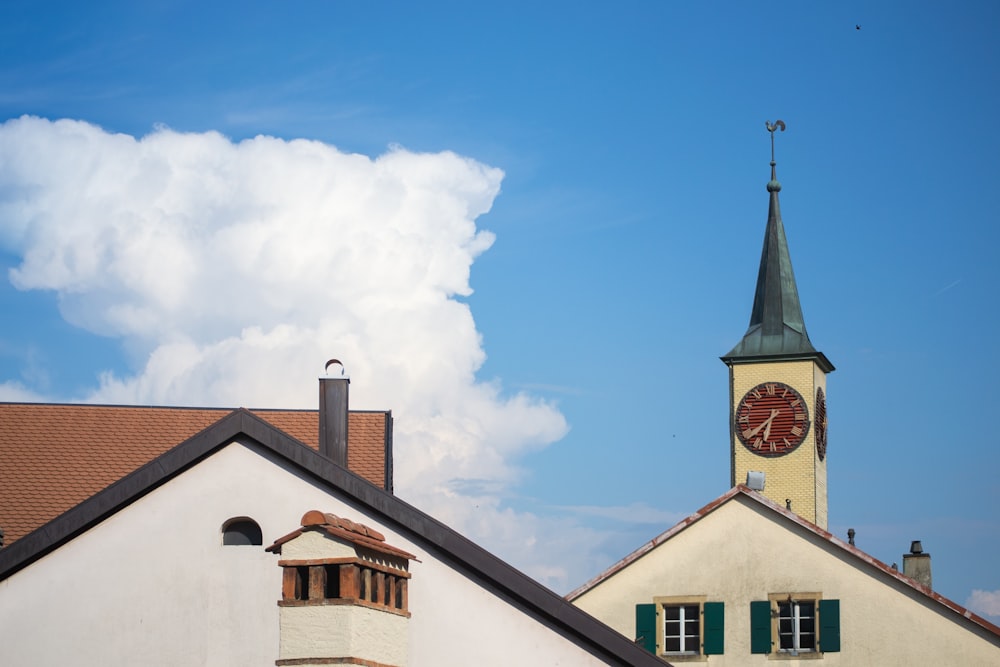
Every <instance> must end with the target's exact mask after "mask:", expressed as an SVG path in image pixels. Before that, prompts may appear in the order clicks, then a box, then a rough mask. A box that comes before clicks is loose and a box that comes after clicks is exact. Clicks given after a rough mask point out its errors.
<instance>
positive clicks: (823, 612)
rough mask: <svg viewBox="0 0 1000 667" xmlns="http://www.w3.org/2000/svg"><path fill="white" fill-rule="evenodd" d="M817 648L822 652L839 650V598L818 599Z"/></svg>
mask: <svg viewBox="0 0 1000 667" xmlns="http://www.w3.org/2000/svg"><path fill="white" fill-rule="evenodd" d="M819 649H820V650H821V651H823V653H837V652H839V651H840V600H820V601H819Z"/></svg>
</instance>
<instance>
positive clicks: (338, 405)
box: [319, 359, 351, 468]
mask: <svg viewBox="0 0 1000 667" xmlns="http://www.w3.org/2000/svg"><path fill="white" fill-rule="evenodd" d="M332 364H337V365H339V366H340V369H341V370H340V377H321V378H320V379H319V453H320V454H322V455H323V456H325V457H327V458H329V459H332V460H333V462H334V463H336V464H337V465H339V466H342V467H344V468H346V467H347V406H348V388H349V386H350V384H351V379H350V378H349V377H347V376H346V375H345V374H344V365H343V364H342V363H341V362H340V361H339V360H337V359H331V360H330V361H328V362H326V370H327V371H329V369H330V366H331V365H332Z"/></svg>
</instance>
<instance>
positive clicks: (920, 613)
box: [575, 495, 1000, 667]
mask: <svg viewBox="0 0 1000 667" xmlns="http://www.w3.org/2000/svg"><path fill="white" fill-rule="evenodd" d="M765 512H766V514H765ZM772 514H773V513H771V512H770V511H769V510H766V509H764V508H762V507H761V506H758V505H757V504H756V503H755V502H753V501H752V500H749V499H747V498H745V497H742V496H739V495H737V496H735V497H734V498H733V499H732V500H730V501H729V502H728V503H726V504H724V505H723V506H722V507H720V508H718V509H716V510H715V511H714V512H712V513H711V514H709V515H708V516H706V517H704V518H702V519H701V520H700V521H698V522H697V523H695V524H693V525H692V526H690V527H688V528H686V529H685V530H683V531H681V532H679V533H678V534H676V535H675V536H673V537H672V538H671V539H669V540H668V541H666V542H664V543H663V544H661V545H660V546H658V547H657V548H656V549H654V550H652V551H651V552H649V553H648V554H646V555H645V556H643V557H641V558H639V559H638V560H636V561H635V562H633V563H631V564H630V565H629V566H628V567H626V568H624V569H623V570H621V571H620V572H618V573H617V574H615V575H614V576H612V577H610V578H609V579H607V580H605V581H603V582H602V583H600V584H598V585H597V586H595V587H594V588H592V589H591V590H589V591H588V592H587V593H585V594H583V595H582V596H580V597H579V598H577V599H576V600H575V604H577V605H579V606H580V607H581V608H582V609H584V610H586V611H588V612H590V613H591V614H593V615H594V616H596V617H597V618H599V619H601V620H602V621H604V622H605V623H607V624H609V625H611V626H612V627H613V628H615V629H616V630H618V631H619V632H621V633H622V634H624V635H625V636H627V637H634V636H635V605H636V603H641V602H653V598H654V597H656V596H667V595H669V596H675V595H677V596H680V595H705V596H707V600H708V601H721V602H724V603H725V653H724V654H723V655H713V656H710V657H709V658H708V661H709V664H712V665H717V666H724V665H753V664H766V663H767V662H768V660H769V657H768V656H766V655H753V654H751V653H750V602H751V601H752V600H767V599H768V595H769V594H772V593H783V592H818V593H821V594H822V597H823V598H827V599H839V600H840V619H841V626H840V627H841V633H840V634H841V644H842V646H841V652H839V653H824V654H822V657H821V658H820V659H819V660H816V659H815V658H812V659H800V660H790V659H786V658H785V657H784V656H782V660H781V664H789V663H793V664H798V663H800V662H801V663H805V664H810V665H813V667H816V665H817V664H819V663H822V664H826V665H879V666H884V665H934V666H940V665H998V664H1000V639H998V638H996V637H994V638H993V640H992V641H990V640H987V639H986V638H985V637H986V633H985V631H977V630H975V629H972V625H971V624H960V623H959V622H956V621H955V619H954V615H948V614H942V613H941V612H940V611H939V608H938V607H937V605H935V604H933V603H930V604H928V603H927V602H926V596H923V595H921V594H919V593H917V592H916V591H914V590H912V589H910V588H909V587H907V586H905V585H904V584H902V583H900V582H896V581H895V580H889V578H888V577H887V576H878V575H876V574H875V573H874V570H872V569H870V568H869V567H868V566H867V565H865V566H863V567H861V568H858V567H856V566H855V565H854V564H853V563H854V562H857V559H856V558H854V557H852V556H849V555H847V554H843V553H838V552H839V551H840V550H839V549H836V548H835V547H832V546H831V545H829V544H828V543H827V542H825V541H823V540H821V539H819V538H817V537H815V536H813V535H809V534H807V533H806V532H805V531H804V530H799V529H789V528H788V527H786V526H787V524H783V523H778V522H776V521H775V520H774V519H773V518H772V517H771V516H770V515H772Z"/></svg>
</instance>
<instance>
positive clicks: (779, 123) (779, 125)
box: [764, 120, 785, 192]
mask: <svg viewBox="0 0 1000 667" xmlns="http://www.w3.org/2000/svg"><path fill="white" fill-rule="evenodd" d="M764 127H766V128H767V131H768V132H770V133H771V181H770V182H769V183H768V184H767V191H768V192H781V183H779V182H778V176H777V174H776V173H775V170H774V166H775V165H776V164H777V163H776V162H775V161H774V131H775V130H781V131H782V132H784V131H785V121H783V120H776V121H774V124H773V125H772V124H771V121H769V120H767V121H764Z"/></svg>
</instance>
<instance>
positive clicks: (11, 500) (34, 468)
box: [0, 403, 391, 545]
mask: <svg viewBox="0 0 1000 667" xmlns="http://www.w3.org/2000/svg"><path fill="white" fill-rule="evenodd" d="M231 412H232V410H230V409H228V408H169V407H130V406H107V405H67V404H39V403H0V529H2V530H3V532H4V543H5V544H7V545H9V544H11V543H12V542H14V541H15V540H17V539H19V538H21V537H23V536H24V535H26V534H28V533H29V532H31V531H32V530H34V529H36V528H38V527H40V526H42V525H43V524H45V523H47V522H49V521H51V520H52V519H54V518H55V517H57V516H59V515H60V514H62V513H63V512H65V511H66V510H68V509H70V508H72V507H74V506H76V505H78V504H79V503H81V502H83V501H84V500H86V499H87V498H89V497H90V496H92V495H94V494H95V493H97V492H98V491H101V490H102V489H104V488H106V487H107V486H109V485H110V484H112V483H113V482H115V481H117V480H118V479H120V478H122V477H124V476H125V475H127V474H129V473H130V472H132V471H133V470H136V469H137V468H139V467H140V466H142V465H144V464H146V463H148V462H149V461H151V460H153V459H154V458H156V457H157V456H159V455H161V454H163V453H164V452H166V451H167V450H169V449H171V448H172V447H174V446H175V445H177V444H179V443H181V442H183V441H185V440H187V439H188V438H190V437H191V436H193V435H195V434H196V433H198V432H200V431H202V430H204V429H205V428H208V427H209V426H211V425H212V424H214V423H215V422H217V421H219V420H220V419H222V418H223V417H225V416H226V415H228V414H230V413H231ZM251 412H253V413H254V414H255V415H256V416H258V417H260V418H261V419H263V420H265V421H267V422H269V423H270V424H272V425H273V426H275V427H276V428H278V429H280V430H282V431H284V432H285V433H287V434H288V435H290V436H292V437H293V438H295V439H296V440H299V441H300V442H302V443H304V444H306V445H308V446H309V447H312V448H313V449H318V448H319V411H317V410H251ZM388 414H389V413H387V412H351V413H349V418H348V438H349V442H348V447H347V451H348V468H349V469H350V470H351V471H352V472H354V473H356V474H358V475H360V476H361V477H364V478H365V479H367V480H368V481H369V482H371V483H372V484H375V485H377V486H379V487H380V488H385V486H386V479H385V474H386V454H387V452H386V449H387V448H386V441H387V437H391V432H390V429H391V427H390V425H389V418H388Z"/></svg>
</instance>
